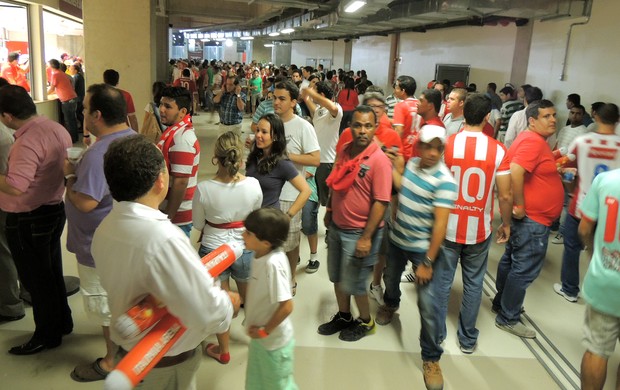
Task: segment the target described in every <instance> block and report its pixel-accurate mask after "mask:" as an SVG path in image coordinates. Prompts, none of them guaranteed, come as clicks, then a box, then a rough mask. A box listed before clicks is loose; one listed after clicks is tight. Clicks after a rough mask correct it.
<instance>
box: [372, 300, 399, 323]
mask: <svg viewBox="0 0 620 390" xmlns="http://www.w3.org/2000/svg"><path fill="white" fill-rule="evenodd" d="M396 310H398V308H397V307H389V306H385V304H384V305H381V306H379V310H377V318H376V319H375V321H376V322H377V324H379V325H387V324H389V323H390V322H392V318H394V313H395V312H396Z"/></svg>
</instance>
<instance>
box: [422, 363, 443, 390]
mask: <svg viewBox="0 0 620 390" xmlns="http://www.w3.org/2000/svg"><path fill="white" fill-rule="evenodd" d="M422 370H423V371H424V384H425V385H426V388H427V389H428V390H443V374H442V373H441V367H440V366H439V362H423V363H422Z"/></svg>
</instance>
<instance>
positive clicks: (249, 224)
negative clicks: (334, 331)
mask: <svg viewBox="0 0 620 390" xmlns="http://www.w3.org/2000/svg"><path fill="white" fill-rule="evenodd" d="M289 222H290V219H289V218H288V217H287V216H286V214H284V213H283V212H282V211H280V210H278V209H274V208H261V209H258V210H255V211H253V212H252V213H250V215H248V217H247V218H246V220H245V227H246V229H245V231H244V233H243V240H244V242H245V246H246V248H248V249H250V250H252V251H254V259H253V260H252V267H251V268H252V271H251V272H252V277H251V279H250V283H249V285H248V294H247V302H246V304H245V329H246V331H247V333H248V335H249V336H250V338H251V340H250V346H249V351H248V365H247V369H246V378H245V388H246V389H248V390H254V389H257V390H297V388H298V387H297V385H296V384H295V379H294V377H293V367H294V354H295V339H294V338H293V336H294V335H293V324H292V322H291V320H290V318H289V316H290V315H291V313H292V312H293V296H292V294H291V288H290V284H289V281H290V278H291V276H290V273H291V270H290V268H289V265H288V261H287V258H286V255H285V254H284V253H283V251H282V249H281V246H282V244H284V241H286V238H287V236H288V231H289V227H288V224H289ZM265 226H268V227H269V228H268V229H265Z"/></svg>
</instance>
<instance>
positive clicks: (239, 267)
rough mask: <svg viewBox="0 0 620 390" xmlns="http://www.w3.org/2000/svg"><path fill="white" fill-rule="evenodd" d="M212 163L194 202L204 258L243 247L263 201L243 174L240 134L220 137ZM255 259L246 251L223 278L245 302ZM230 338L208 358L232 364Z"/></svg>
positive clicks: (225, 336)
mask: <svg viewBox="0 0 620 390" xmlns="http://www.w3.org/2000/svg"><path fill="white" fill-rule="evenodd" d="M212 162H213V165H215V166H217V172H216V173H215V176H214V177H213V178H211V179H209V180H205V181H202V182H200V183H198V185H197V186H196V192H195V193H194V200H193V203H192V218H193V223H194V227H195V228H196V229H198V230H201V231H202V236H201V241H200V250H199V254H200V256H201V257H202V256H204V255H206V254H208V253H209V252H212V251H213V250H215V249H216V248H218V247H219V246H220V245H222V244H226V243H230V242H235V243H239V244H241V245H243V237H242V234H243V231H244V230H245V229H244V227H243V221H244V220H245V218H246V217H247V216H248V214H250V212H252V211H253V210H256V209H258V208H260V207H261V204H262V202H263V193H262V191H261V187H260V184H259V183H258V180H256V179H254V178H253V177H246V176H244V175H242V174H241V173H240V172H239V170H240V168H241V164H242V162H243V145H242V143H241V140H240V138H239V136H238V135H237V134H235V133H233V132H232V131H228V132H226V133H223V134H222V135H220V136H219V137H218V138H217V140H216V141H215V148H214V156H213V161H212ZM231 205H232V207H231ZM251 258H252V252H250V251H246V250H244V251H243V255H242V256H241V257H240V258H239V259H237V261H235V262H234V263H233V264H232V265H231V266H230V267H229V268H228V269H227V270H225V271H224V272H222V273H221V274H220V276H219V279H220V282H221V283H222V288H223V289H224V290H226V291H229V290H230V283H229V278H230V277H231V276H232V278H233V279H234V280H235V282H236V284H237V290H238V291H239V295H240V296H241V299H242V300H244V299H245V292H246V288H247V282H248V279H249V278H250V260H251ZM228 336H229V335H228V331H227V332H225V333H222V334H218V335H217V339H218V344H219V345H216V344H208V345H207V347H206V349H205V353H206V354H207V355H209V356H210V357H212V358H214V359H215V360H217V361H218V362H220V363H222V364H226V363H228V362H229V361H230V353H229V350H228V338H229V337H228Z"/></svg>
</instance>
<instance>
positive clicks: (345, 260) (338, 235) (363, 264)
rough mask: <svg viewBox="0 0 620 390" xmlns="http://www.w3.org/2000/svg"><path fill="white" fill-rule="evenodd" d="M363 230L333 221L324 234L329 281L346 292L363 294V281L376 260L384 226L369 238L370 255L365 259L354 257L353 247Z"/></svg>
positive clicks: (355, 294)
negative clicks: (337, 284) (370, 243)
mask: <svg viewBox="0 0 620 390" xmlns="http://www.w3.org/2000/svg"><path fill="white" fill-rule="evenodd" d="M362 232H363V231H362V229H353V230H345V229H340V228H339V227H338V226H336V225H334V224H333V223H332V224H331V225H330V226H329V232H328V233H327V243H328V246H327V273H328V275H329V281H330V282H332V283H340V284H341V289H342V292H344V293H345V294H347V295H354V296H360V295H366V294H367V292H366V287H367V286H366V282H367V281H368V277H369V276H370V274H371V273H372V268H373V266H374V265H375V264H376V263H377V259H378V257H377V253H379V246H380V245H381V238H382V237H383V228H379V229H377V230H376V231H375V234H374V236H373V237H372V245H371V248H370V254H369V255H368V256H366V257H364V258H359V257H355V246H356V245H357V241H358V240H359V238H360V237H361V236H362Z"/></svg>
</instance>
